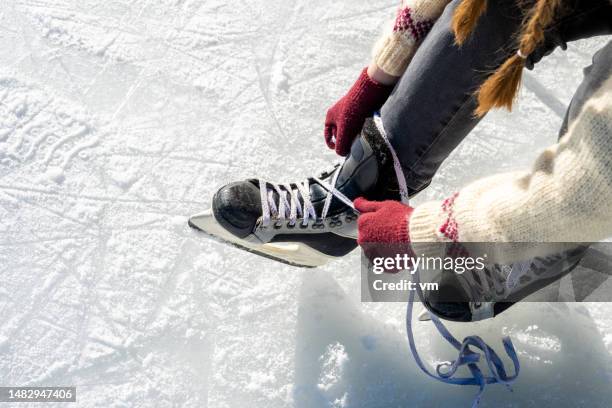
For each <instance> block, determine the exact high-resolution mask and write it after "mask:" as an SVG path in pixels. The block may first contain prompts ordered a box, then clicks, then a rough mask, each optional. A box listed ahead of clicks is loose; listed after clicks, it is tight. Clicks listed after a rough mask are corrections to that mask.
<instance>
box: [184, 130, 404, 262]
mask: <svg viewBox="0 0 612 408" xmlns="http://www.w3.org/2000/svg"><path fill="white" fill-rule="evenodd" d="M360 196H362V197H366V198H368V199H372V200H385V199H395V200H397V199H399V189H398V187H397V182H396V176H395V173H394V169H393V158H392V156H391V153H390V151H389V149H388V148H387V145H386V144H385V140H384V139H383V138H382V137H381V135H380V133H379V132H378V130H377V128H376V125H375V124H374V122H373V120H372V119H368V120H367V121H366V123H365V125H364V127H363V130H362V133H361V135H360V136H359V137H358V138H357V139H356V140H355V142H354V143H353V145H352V147H351V153H350V155H349V156H348V158H347V159H346V161H345V162H344V163H343V164H342V166H336V167H335V168H334V169H333V170H332V171H329V172H325V173H323V174H321V175H320V176H319V177H309V178H308V179H307V180H305V181H303V182H298V183H286V184H280V183H272V182H268V181H265V180H256V179H250V180H246V181H239V182H235V183H230V184H228V185H226V186H223V187H222V188H221V189H220V190H219V191H217V193H216V194H215V195H214V197H213V202H212V208H211V209H210V210H208V211H205V212H203V213H201V214H197V215H194V216H192V217H191V218H190V219H189V225H190V226H191V227H192V228H195V229H198V230H200V231H203V232H205V233H207V234H209V235H212V236H214V237H216V238H219V239H221V240H223V241H226V242H228V243H231V244H233V245H235V246H237V247H239V248H242V249H245V250H247V251H250V252H254V253H256V254H259V255H262V256H265V257H268V258H272V259H275V260H277V261H280V262H283V263H287V264H290V265H294V266H302V267H316V266H321V265H324V264H325V263H326V262H327V261H329V260H331V259H334V258H336V257H341V256H344V255H346V254H348V253H349V252H351V251H352V250H353V249H355V247H356V246H357V243H356V238H357V222H356V221H357V213H356V212H355V210H354V209H353V208H352V201H353V200H354V199H355V198H357V197H360Z"/></svg>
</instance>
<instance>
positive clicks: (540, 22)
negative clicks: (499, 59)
mask: <svg viewBox="0 0 612 408" xmlns="http://www.w3.org/2000/svg"><path fill="white" fill-rule="evenodd" d="M561 3H562V0H537V1H536V3H535V5H534V6H533V7H532V9H531V10H530V11H529V13H528V17H527V19H526V21H525V23H523V26H522V28H521V34H520V38H519V44H518V52H517V54H515V55H513V56H512V57H510V58H509V59H508V60H506V61H505V62H504V63H503V64H502V65H501V67H499V68H498V69H497V71H495V73H493V75H491V76H490V77H489V78H488V79H487V80H486V81H485V83H484V84H482V86H481V87H480V89H479V90H478V93H477V94H478V108H477V109H476V112H475V113H476V115H478V116H483V115H484V114H485V113H487V112H488V111H489V110H490V109H492V108H500V107H505V108H507V109H508V110H511V109H512V103H513V102H514V99H515V98H516V95H517V93H518V90H519V87H520V84H521V78H522V74H523V68H524V66H525V57H526V56H529V55H530V54H531V53H532V52H533V51H535V49H536V48H537V47H538V46H539V45H540V44H541V43H542V42H543V41H544V30H545V29H546V27H548V26H549V25H550V24H551V23H552V22H553V20H554V18H555V14H556V12H557V9H558V8H559V6H560V5H561Z"/></svg>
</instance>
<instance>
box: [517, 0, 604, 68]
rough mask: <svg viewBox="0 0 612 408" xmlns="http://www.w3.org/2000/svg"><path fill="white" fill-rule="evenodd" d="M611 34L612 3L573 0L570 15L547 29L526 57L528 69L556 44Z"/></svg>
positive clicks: (550, 51)
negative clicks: (540, 42) (539, 43)
mask: <svg viewBox="0 0 612 408" xmlns="http://www.w3.org/2000/svg"><path fill="white" fill-rule="evenodd" d="M608 34H612V3H610V1H608V0H574V2H573V4H572V6H571V7H569V13H568V15H567V16H565V17H563V18H561V19H560V20H559V21H556V22H555V23H554V24H553V25H551V26H550V27H548V28H547V29H546V30H545V32H544V41H543V42H542V44H541V45H540V46H538V48H536V49H535V50H534V52H533V53H531V55H529V56H528V57H527V60H526V61H525V67H526V68H527V69H530V70H531V69H533V67H534V65H535V64H537V63H538V62H540V60H541V59H542V58H544V57H545V56H547V55H549V54H551V53H552V52H553V51H554V50H555V49H556V48H557V47H560V48H561V49H562V50H564V51H565V50H566V49H567V43H568V42H571V41H576V40H581V39H583V38H590V37H594V36H598V35H608Z"/></svg>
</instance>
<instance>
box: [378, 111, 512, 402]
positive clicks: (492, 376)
mask: <svg viewBox="0 0 612 408" xmlns="http://www.w3.org/2000/svg"><path fill="white" fill-rule="evenodd" d="M374 122H375V123H376V125H377V127H378V130H379V131H380V133H381V135H382V137H383V139H384V140H385V142H386V144H387V147H388V148H389V150H390V151H391V155H392V156H393V167H394V168H395V173H396V176H397V179H398V183H399V188H400V196H401V200H402V202H403V203H404V204H406V205H408V189H407V186H406V179H405V178H404V172H403V170H402V167H401V164H400V162H399V160H398V158H397V155H396V153H395V150H394V149H393V146H391V143H390V142H389V139H388V138H387V134H386V133H385V130H384V126H383V123H382V120H381V118H380V114H379V113H376V114H375V115H374ZM414 276H415V281H416V285H417V287H418V284H419V273H418V271H417V272H416V273H415V275H414ZM414 292H415V291H410V294H409V296H408V306H407V310H406V334H407V336H408V343H409V345H410V351H411V352H412V355H413V357H414V360H415V361H416V363H417V365H418V366H419V367H420V368H421V370H422V371H423V372H424V373H425V374H427V375H428V376H430V377H431V378H434V379H436V380H438V381H441V382H444V383H447V384H454V385H473V386H478V387H479V390H478V394H476V397H475V398H474V402H473V403H472V408H476V407H478V405H479V404H480V399H481V397H482V394H483V392H484V390H485V388H486V386H487V385H489V384H503V385H505V386H506V387H508V389H509V390H510V391H512V388H511V387H510V386H511V384H512V383H513V382H514V381H515V380H516V378H517V377H518V375H519V372H520V363H519V360H518V356H517V353H516V350H515V349H514V345H513V344H512V341H511V340H510V337H508V336H506V337H504V338H503V339H502V343H503V345H504V349H505V350H506V354H507V355H508V357H510V359H511V360H512V363H513V365H514V375H511V376H509V375H508V374H507V372H506V368H505V365H504V363H503V361H502V360H501V358H500V357H499V355H498V354H497V353H496V352H495V350H493V348H491V347H490V346H489V345H488V344H487V343H486V342H485V341H484V340H483V339H482V338H480V337H479V336H467V337H466V338H464V339H463V341H462V342H459V340H457V339H456V338H455V337H454V336H453V335H452V334H451V333H450V332H449V331H448V329H447V328H446V327H445V326H444V324H443V323H442V322H441V321H440V319H439V318H438V317H437V316H436V315H434V314H433V313H431V312H430V313H429V316H430V318H431V321H432V322H433V324H434V325H435V326H436V329H438V332H439V333H440V335H441V336H442V337H444V339H446V341H448V342H449V343H450V344H451V346H453V347H454V348H455V349H457V351H458V356H457V359H456V360H454V361H450V362H446V363H441V364H438V365H437V367H436V372H435V373H432V372H431V371H429V369H428V368H427V367H426V366H425V364H423V361H422V360H421V357H420V356H419V353H418V351H417V349H416V344H415V341H414V333H413V325H412V313H413V306H414ZM419 296H420V297H421V294H420V292H419ZM476 350H479V351H480V352H479V351H476ZM481 357H484V362H485V363H486V366H487V367H488V371H489V374H488V375H486V374H485V373H483V371H482V369H481V368H480V367H479V363H480V362H481ZM463 366H466V367H467V368H468V369H469V371H470V373H471V374H472V376H471V377H457V376H456V374H457V371H458V370H459V368H461V367H463Z"/></svg>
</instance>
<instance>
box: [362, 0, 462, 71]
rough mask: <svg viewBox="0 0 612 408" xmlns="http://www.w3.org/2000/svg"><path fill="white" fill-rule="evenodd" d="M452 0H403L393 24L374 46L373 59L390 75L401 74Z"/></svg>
mask: <svg viewBox="0 0 612 408" xmlns="http://www.w3.org/2000/svg"><path fill="white" fill-rule="evenodd" d="M449 2H450V0H402V2H401V4H400V7H399V9H398V11H397V16H396V19H395V21H394V23H393V25H390V26H389V27H388V28H387V31H386V32H385V34H384V35H383V36H382V37H381V38H380V40H379V41H378V43H377V44H376V46H375V47H374V62H375V63H376V65H378V67H379V68H381V69H382V70H383V71H385V72H386V73H387V74H389V75H393V76H401V75H402V74H403V73H404V71H405V70H406V67H407V66H408V63H410V60H411V59H412V56H413V55H414V53H415V52H416V50H417V48H418V47H419V45H420V44H421V41H422V40H423V39H424V38H425V36H426V35H427V33H429V30H430V29H431V27H432V26H433V24H434V22H435V21H436V20H437V19H438V17H440V15H441V14H442V11H443V10H444V7H445V6H446V5H447V4H448V3H449Z"/></svg>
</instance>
